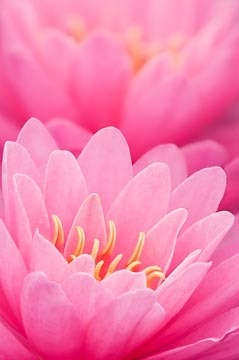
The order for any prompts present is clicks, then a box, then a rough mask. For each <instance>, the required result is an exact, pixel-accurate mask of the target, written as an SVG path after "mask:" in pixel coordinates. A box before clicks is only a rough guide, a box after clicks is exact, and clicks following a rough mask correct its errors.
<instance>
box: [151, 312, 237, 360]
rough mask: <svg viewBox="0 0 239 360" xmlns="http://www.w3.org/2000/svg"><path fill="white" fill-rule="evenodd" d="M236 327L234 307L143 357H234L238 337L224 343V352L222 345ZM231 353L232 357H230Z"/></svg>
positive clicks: (211, 358)
mask: <svg viewBox="0 0 239 360" xmlns="http://www.w3.org/2000/svg"><path fill="white" fill-rule="evenodd" d="M237 329H238V308H235V309H231V310H230V311H228V312H226V313H224V314H222V315H220V316H218V317H216V318H213V319H212V320H211V321H208V322H207V323H205V325H203V326H200V327H199V328H198V330H196V331H194V332H191V333H190V335H189V336H188V337H183V338H182V341H181V342H179V343H178V342H176V343H175V342H174V343H173V348H172V349H170V350H167V351H163V352H160V353H158V354H157V355H155V356H152V357H151V356H149V357H146V358H145V359H147V360H157V359H170V360H178V359H181V358H182V357H183V359H185V360H187V359H188V360H191V359H196V357H197V356H199V358H200V359H205V360H207V359H210V360H214V359H217V360H218V359H220V360H224V359H225V354H226V356H227V358H228V359H229V358H230V359H236V355H237V354H238V350H239V347H238V339H235V337H234V336H233V338H234V339H232V340H233V341H232V342H231V346H229V344H225V345H226V348H225V350H226V352H224V351H223V347H225V346H224V343H227V342H228V340H229V339H230V337H231V336H232V335H233V333H234V332H235V331H236V330H237ZM237 337H238V336H237ZM230 340H231V339H230ZM230 340H229V341H230ZM229 343H230V342H229ZM220 349H221V351H222V352H221V351H220ZM208 354H209V355H210V354H212V357H210V356H209V357H208ZM231 355H232V357H230V356H231ZM204 356H205V357H204Z"/></svg>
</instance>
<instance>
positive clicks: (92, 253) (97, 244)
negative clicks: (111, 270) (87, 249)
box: [90, 239, 100, 260]
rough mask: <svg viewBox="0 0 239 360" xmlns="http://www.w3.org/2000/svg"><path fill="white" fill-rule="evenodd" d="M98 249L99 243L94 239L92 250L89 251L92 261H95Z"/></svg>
mask: <svg viewBox="0 0 239 360" xmlns="http://www.w3.org/2000/svg"><path fill="white" fill-rule="evenodd" d="M99 247H100V242H99V240H98V239H95V240H94V244H93V247H92V250H91V254H90V255H91V257H92V258H93V259H94V260H96V258H97V255H98V251H99Z"/></svg>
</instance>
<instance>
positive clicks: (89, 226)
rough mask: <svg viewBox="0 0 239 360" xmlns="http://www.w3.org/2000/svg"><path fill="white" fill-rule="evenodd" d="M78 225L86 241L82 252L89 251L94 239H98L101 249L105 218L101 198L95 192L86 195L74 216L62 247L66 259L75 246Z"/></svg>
mask: <svg viewBox="0 0 239 360" xmlns="http://www.w3.org/2000/svg"><path fill="white" fill-rule="evenodd" d="M78 226H80V227H81V228H82V230H83V231H84V234H85V240H86V241H85V245H84V248H83V249H82V251H83V253H90V252H91V250H92V247H93V244H94V240H95V239H97V240H99V241H100V249H101V250H102V249H103V247H104V246H105V244H106V229H105V219H104V213H103V209H102V207H101V199H100V198H99V196H98V195H97V194H90V195H88V196H87V197H86V199H85V201H84V202H83V204H82V205H81V207H80V208H79V210H78V212H77V214H76V216H75V219H74V221H73V223H72V226H71V229H70V232H69V235H68V238H67V241H66V246H65V249H64V256H65V258H66V259H68V258H69V257H70V256H71V255H73V254H74V253H75V249H76V248H77V244H78V241H77V240H78V237H77V227H78Z"/></svg>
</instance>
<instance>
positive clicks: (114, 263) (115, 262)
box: [105, 254, 123, 277]
mask: <svg viewBox="0 0 239 360" xmlns="http://www.w3.org/2000/svg"><path fill="white" fill-rule="evenodd" d="M122 258H123V255H122V254H118V255H117V256H116V257H115V258H114V260H113V261H111V263H110V265H109V267H108V270H107V273H106V275H105V277H106V276H109V275H110V274H112V273H113V272H114V271H115V269H116V267H117V265H118V264H119V262H120V260H121V259H122Z"/></svg>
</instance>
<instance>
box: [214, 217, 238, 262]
mask: <svg viewBox="0 0 239 360" xmlns="http://www.w3.org/2000/svg"><path fill="white" fill-rule="evenodd" d="M238 234H239V215H237V216H235V221H234V224H233V226H232V228H231V229H230V231H229V232H228V234H227V235H226V236H225V238H224V239H223V240H222V242H221V244H220V245H219V246H218V248H217V249H216V251H215V253H214V254H213V256H212V261H213V265H214V266H217V265H218V264H219V263H221V262H222V261H224V260H226V259H228V258H230V257H232V256H233V255H235V254H238V253H239V241H238Z"/></svg>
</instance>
